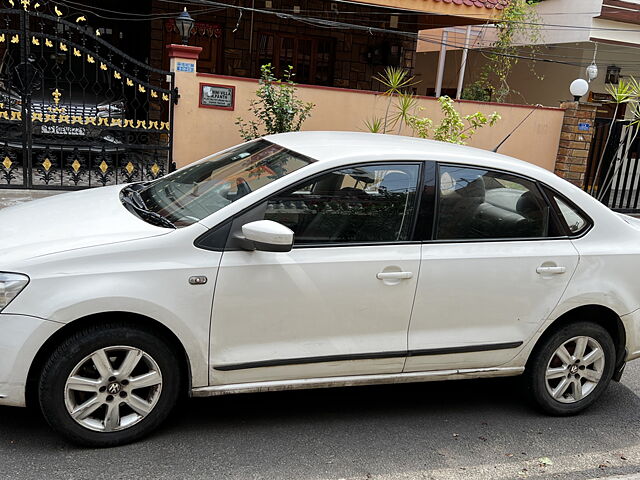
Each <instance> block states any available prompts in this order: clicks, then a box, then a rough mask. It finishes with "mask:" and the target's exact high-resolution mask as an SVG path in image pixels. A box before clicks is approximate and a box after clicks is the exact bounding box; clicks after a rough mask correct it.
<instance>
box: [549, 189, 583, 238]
mask: <svg viewBox="0 0 640 480" xmlns="http://www.w3.org/2000/svg"><path fill="white" fill-rule="evenodd" d="M551 196H552V198H553V201H554V202H555V203H556V205H557V206H558V210H559V211H560V217H561V219H562V220H563V221H564V223H565V224H566V227H567V228H568V229H569V232H570V233H571V234H572V235H579V234H581V233H582V232H584V231H585V230H586V229H587V228H589V221H588V220H587V218H586V217H585V216H584V215H583V214H582V213H581V212H580V211H579V210H578V209H577V208H576V207H574V206H572V205H570V204H569V202H568V201H567V200H565V199H563V198H561V197H559V196H558V195H556V194H552V195H551Z"/></svg>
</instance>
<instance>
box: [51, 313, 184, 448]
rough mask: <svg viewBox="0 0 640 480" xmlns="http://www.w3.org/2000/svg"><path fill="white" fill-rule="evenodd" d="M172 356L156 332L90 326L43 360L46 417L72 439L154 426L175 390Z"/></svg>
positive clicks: (94, 441) (104, 437)
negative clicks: (46, 359) (45, 360)
mask: <svg viewBox="0 0 640 480" xmlns="http://www.w3.org/2000/svg"><path fill="white" fill-rule="evenodd" d="M180 385H181V379H180V371H179V368H178V362H177V361H176V355H175V353H174V352H173V351H172V349H171V348H170V346H169V344H168V343H167V342H166V341H164V340H163V339H162V338H161V337H160V336H158V335H156V334H153V333H151V332H148V331H146V330H142V329H137V328H133V327H130V326H128V325H121V324H111V325H101V326H94V327H89V328H86V329H84V330H81V331H80V332H77V333H75V334H74V335H72V336H71V337H69V338H68V339H66V340H65V341H64V342H62V343H61V344H60V345H59V346H58V347H57V348H56V349H55V350H54V351H53V353H52V354H51V356H50V357H49V359H48V361H47V362H46V363H45V365H44V368H43V369H42V374H41V376H40V384H39V400H40V407H41V409H42V413H43V415H44V417H45V419H46V420H47V422H48V423H49V424H50V425H51V426H52V427H53V428H54V429H55V430H57V431H58V432H59V433H61V434H62V435H64V436H65V437H66V438H68V439H69V440H71V441H72V442H74V443H77V444H81V445H84V446H92V447H109V446H116V445H122V444H125V443H129V442H132V441H134V440H137V439H139V438H141V437H142V436H144V435H146V434H148V433H149V432H151V431H152V430H153V429H154V428H156V427H157V426H158V425H159V424H160V423H161V422H162V421H163V420H164V419H165V418H166V417H167V415H168V414H169V413H170V411H171V409H172V408H173V406H174V405H175V403H176V401H177V398H178V393H179V391H180Z"/></svg>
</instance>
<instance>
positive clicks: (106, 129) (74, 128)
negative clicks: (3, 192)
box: [0, 0, 177, 189]
mask: <svg viewBox="0 0 640 480" xmlns="http://www.w3.org/2000/svg"><path fill="white" fill-rule="evenodd" d="M15 3H16V4H18V3H20V2H18V1H17V0H16V2H15ZM21 3H22V5H21V8H6V9H0V188H48V189H56V188H57V189H79V188H87V187H94V186H103V185H110V184H116V183H128V182H134V181H140V180H152V179H154V178H157V177H159V176H162V175H164V174H165V173H166V172H167V171H168V169H169V166H170V165H171V163H172V159H171V145H172V133H173V126H172V120H173V118H172V117H173V105H174V102H175V101H176V99H177V92H176V90H175V88H174V74H173V73H171V72H167V71H163V70H158V69H155V68H152V67H150V66H148V65H146V64H144V63H142V62H140V61H138V60H136V59H134V58H132V57H130V56H128V55H127V54H125V53H124V52H122V51H120V50H118V49H116V48H114V47H113V46H112V45H110V44H109V43H107V42H105V41H104V40H103V39H102V38H100V36H99V33H100V32H99V30H98V31H96V33H93V32H92V31H91V29H90V28H89V27H87V26H85V25H84V20H83V19H84V17H82V16H75V17H73V18H75V22H73V21H69V20H67V19H64V18H62V12H60V10H59V9H58V7H57V6H55V5H53V4H47V2H44V1H41V2H40V3H41V4H43V5H40V3H39V4H38V6H39V8H38V10H34V9H33V8H31V6H30V2H24V1H23V2H21ZM22 7H24V8H22ZM76 17H77V18H76ZM66 18H69V17H66Z"/></svg>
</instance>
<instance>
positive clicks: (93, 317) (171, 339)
mask: <svg viewBox="0 0 640 480" xmlns="http://www.w3.org/2000/svg"><path fill="white" fill-rule="evenodd" d="M114 320H117V321H119V322H123V323H125V324H128V325H131V326H135V327H139V328H140V327H141V328H143V329H145V330H149V331H152V332H153V333H156V334H159V335H161V336H162V338H163V339H164V340H165V341H166V342H167V343H168V344H169V345H170V347H171V348H172V349H173V350H174V351H175V352H176V354H177V358H178V359H179V362H180V371H181V372H182V374H183V378H184V385H182V386H181V389H182V390H183V392H184V393H186V394H190V392H191V384H192V374H191V362H190V361H189V356H188V354H187V351H186V349H185V347H184V345H183V343H182V342H181V341H180V339H179V338H178V336H177V335H176V334H175V333H174V332H173V331H171V329H169V328H168V327H167V326H166V325H163V324H162V323H160V322H159V321H157V320H155V319H153V318H151V317H147V316H145V315H141V314H139V313H132V312H122V311H113V312H100V313H95V314H90V315H87V316H84V317H81V318H78V319H77V320H74V321H73V322H69V323H67V324H65V325H64V326H63V327H62V328H60V329H59V330H57V331H56V332H55V333H54V334H53V335H51V336H50V337H49V338H48V339H47V340H46V342H44V344H43V345H42V346H41V347H40V349H39V350H38V353H36V355H35V357H34V359H33V361H32V362H31V366H30V367H29V373H28V375H27V383H26V389H25V402H26V405H27V406H28V407H30V406H33V405H37V403H38V400H37V398H38V391H37V389H38V376H39V372H40V370H41V369H42V367H43V366H44V363H45V362H46V360H47V358H48V357H49V355H50V354H51V353H52V352H53V350H54V349H55V348H56V346H57V345H59V344H60V343H61V342H62V341H63V340H64V339H65V338H67V337H69V336H71V335H73V334H74V333H76V332H78V331H79V330H82V329H83V328H84V327H86V326H88V325H92V326H95V325H100V324H107V323H109V322H113V321H114Z"/></svg>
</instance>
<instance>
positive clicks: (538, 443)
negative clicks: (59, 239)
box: [0, 363, 640, 480]
mask: <svg viewBox="0 0 640 480" xmlns="http://www.w3.org/2000/svg"><path fill="white" fill-rule="evenodd" d="M518 386H519V384H518V381H517V379H496V380H482V381H480V380H472V381H459V382H443V383H425V384H413V385H396V386H381V387H354V388H348V389H328V390H316V391H297V392H281V393H263V394H247V395H241V396H231V397H218V398H207V399H191V400H188V401H186V402H185V404H184V405H183V406H182V409H181V410H180V411H178V412H177V413H176V414H175V415H174V416H173V418H171V420H170V421H169V422H168V424H166V425H165V426H164V427H163V428H161V430H159V431H158V432H157V433H155V434H154V435H153V436H152V437H150V438H148V439H146V440H144V441H141V442H139V443H137V444H134V445H130V446H126V447H120V448H115V449H110V450H91V449H79V448H76V447H73V446H70V445H68V444H66V443H65V442H63V441H62V440H61V439H60V438H58V437H57V436H56V435H55V434H53V433H52V432H51V431H50V430H49V428H48V427H47V426H46V425H45V423H44V420H43V419H41V418H40V417H39V416H38V415H36V414H35V413H34V412H32V411H29V410H26V409H17V408H8V407H0V478H33V479H42V478H46V479H76V478H77V479H85V478H92V479H93V478H95V479H121V478H135V477H138V478H153V479H168V478H181V479H182V478H197V479H222V478H224V479H243V480H244V479H281V478H282V479H295V480H302V479H348V480H351V479H361V480H366V479H380V480H395V479H443V480H444V479H446V480H450V479H465V480H469V479H475V478H483V479H484V478H492V479H494V478H499V479H513V478H515V479H518V478H535V479H543V478H544V479H556V478H557V479H563V480H573V479H591V478H601V477H605V476H610V475H620V474H630V473H637V472H640V421H639V420H640V411H639V408H640V398H639V395H640V363H639V364H637V365H634V364H630V365H629V367H628V368H627V372H626V373H625V376H624V377H623V381H622V383H614V384H612V385H611V387H610V388H609V390H608V392H607V393H606V394H605V396H604V398H603V399H601V401H600V403H599V404H597V405H596V406H594V407H593V408H592V409H590V410H589V411H588V412H586V413H584V414H582V415H580V416H577V417H572V418H551V417H546V416H543V415H541V414H538V413H536V412H535V411H533V410H531V409H530V408H529V407H528V406H527V405H526V404H525V402H524V401H523V398H522V396H521V395H520V393H519V390H518ZM636 478H637V477H636Z"/></svg>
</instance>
